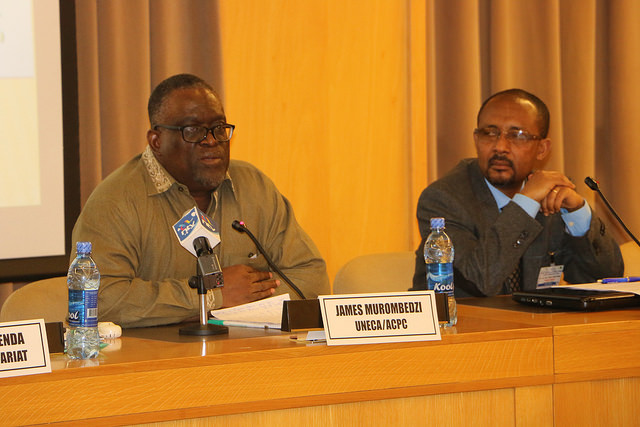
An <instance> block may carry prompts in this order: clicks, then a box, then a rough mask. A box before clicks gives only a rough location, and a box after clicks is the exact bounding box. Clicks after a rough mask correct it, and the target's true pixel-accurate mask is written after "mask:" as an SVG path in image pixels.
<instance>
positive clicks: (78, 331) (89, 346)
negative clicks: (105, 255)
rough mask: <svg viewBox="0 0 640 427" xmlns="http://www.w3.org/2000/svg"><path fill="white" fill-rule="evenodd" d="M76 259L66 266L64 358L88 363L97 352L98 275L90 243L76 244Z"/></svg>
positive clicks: (98, 339) (98, 342)
mask: <svg viewBox="0 0 640 427" xmlns="http://www.w3.org/2000/svg"><path fill="white" fill-rule="evenodd" d="M76 253H77V256H76V258H75V259H74V260H73V262H72V263H71V266H69V272H68V273H67V286H68V287H69V319H68V321H69V329H68V330H67V344H66V349H67V356H69V357H70V358H72V359H91V358H93V357H96V356H98V353H99V352H100V336H99V335H98V287H99V286H100V272H99V271H98V267H96V263H95V262H94V261H93V259H91V242H77V243H76Z"/></svg>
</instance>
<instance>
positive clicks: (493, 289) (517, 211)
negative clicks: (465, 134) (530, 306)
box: [413, 89, 624, 297]
mask: <svg viewBox="0 0 640 427" xmlns="http://www.w3.org/2000/svg"><path fill="white" fill-rule="evenodd" d="M477 126H478V127H477V128H476V129H475V130H474V133H473V137H474V141H475V147H476V152H477V158H474V159H465V160H462V161H461V162H460V163H459V164H458V165H457V166H456V167H455V168H454V169H453V170H452V171H450V172H449V173H448V174H447V175H446V176H444V177H443V178H441V179H439V180H438V181H435V182H434V183H432V184H431V185H429V186H428V187H427V188H426V189H425V190H424V191H423V193H422V195H421V196H420V199H419V202H418V209H417V216H418V223H419V227H420V233H421V235H422V238H423V240H422V242H421V244H420V246H419V248H418V250H417V251H416V269H415V275H414V278H413V289H425V288H426V276H425V262H424V255H423V245H424V240H425V239H426V237H427V236H428V235H429V233H430V229H429V220H430V218H432V217H444V218H445V219H446V232H447V234H448V235H449V236H450V237H451V239H452V241H453V245H454V249H455V258H454V283H455V294H456V296H458V297H464V296H493V295H497V294H508V293H511V292H513V291H515V290H519V289H525V290H530V289H535V288H536V285H537V283H538V282H539V281H541V283H546V280H548V276H553V275H554V274H555V273H554V272H558V271H562V272H563V274H564V280H566V281H568V282H570V283H588V282H594V281H595V280H596V279H599V278H602V277H610V276H619V275H621V274H622V272H623V269H624V267H623V262H622V256H621V254H620V250H619V248H618V245H617V244H616V242H615V241H614V240H613V238H612V237H611V236H610V235H609V233H608V232H607V231H606V228H605V226H604V224H603V223H602V221H601V220H600V219H599V218H598V217H597V216H596V215H595V214H594V213H593V212H592V211H591V208H590V207H589V205H588V204H587V203H586V202H585V200H584V198H583V197H582V196H580V195H579V194H578V193H577V192H576V190H575V185H574V184H573V183H572V182H571V180H570V179H569V178H567V177H566V176H565V175H564V174H562V173H561V172H558V171H549V170H542V169H537V167H539V166H540V165H541V164H542V162H543V161H544V160H545V159H546V158H547V156H548V155H549V153H550V150H551V141H550V140H549V138H548V137H547V133H548V130H549V111H548V109H547V107H546V105H545V104H544V103H543V102H542V101H541V100H540V99H539V98H538V97H536V96H535V95H533V94H530V93H528V92H526V91H524V90H520V89H510V90H506V91H503V92H499V93H496V94H494V95H492V96H491V97H489V98H488V99H487V100H486V101H485V102H484V103H483V104H482V106H481V108H480V111H479V112H478V117H477ZM559 266H562V267H559ZM541 271H542V272H543V274H542V275H541V274H540V272H541Z"/></svg>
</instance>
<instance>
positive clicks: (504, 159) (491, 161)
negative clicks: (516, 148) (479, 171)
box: [489, 154, 513, 169]
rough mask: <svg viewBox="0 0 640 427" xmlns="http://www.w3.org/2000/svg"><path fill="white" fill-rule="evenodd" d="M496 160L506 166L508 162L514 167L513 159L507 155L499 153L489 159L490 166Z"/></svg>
mask: <svg viewBox="0 0 640 427" xmlns="http://www.w3.org/2000/svg"><path fill="white" fill-rule="evenodd" d="M496 162H500V163H501V166H504V164H505V163H507V164H508V165H509V167H511V168H512V169H513V162H512V161H511V159H509V158H507V157H505V156H500V155H498V154H496V155H494V156H492V157H491V158H490V159H489V166H492V165H493V164H494V163H496Z"/></svg>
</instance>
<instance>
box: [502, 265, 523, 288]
mask: <svg viewBox="0 0 640 427" xmlns="http://www.w3.org/2000/svg"><path fill="white" fill-rule="evenodd" d="M521 281H522V269H521V268H520V262H519V261H518V264H517V265H516V268H515V269H514V270H513V271H512V272H511V274H510V275H509V277H507V280H505V281H504V287H505V289H506V290H507V292H510V293H513V292H514V291H519V290H520V282H521Z"/></svg>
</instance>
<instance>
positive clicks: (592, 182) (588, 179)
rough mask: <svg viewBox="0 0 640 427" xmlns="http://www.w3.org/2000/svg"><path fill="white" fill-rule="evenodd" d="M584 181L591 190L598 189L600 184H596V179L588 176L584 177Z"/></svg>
mask: <svg viewBox="0 0 640 427" xmlns="http://www.w3.org/2000/svg"><path fill="white" fill-rule="evenodd" d="M584 183H585V184H587V186H588V187H589V188H590V189H592V190H593V191H600V186H599V185H598V181H596V180H595V179H593V178H591V177H590V176H588V177H586V178H585V179H584Z"/></svg>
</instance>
